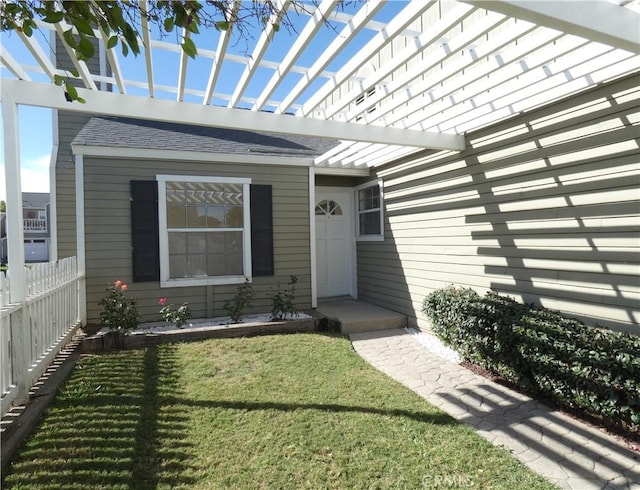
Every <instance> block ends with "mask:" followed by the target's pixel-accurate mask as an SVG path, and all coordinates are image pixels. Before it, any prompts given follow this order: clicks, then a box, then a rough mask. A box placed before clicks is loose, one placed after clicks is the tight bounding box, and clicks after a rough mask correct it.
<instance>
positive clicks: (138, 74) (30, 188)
mask: <svg viewBox="0 0 640 490" xmlns="http://www.w3.org/2000/svg"><path fill="white" fill-rule="evenodd" d="M403 4H406V2H404V1H397V2H389V3H387V4H386V5H385V7H384V8H383V9H382V11H381V12H380V13H379V14H378V15H376V20H388V19H389V18H390V17H391V16H392V15H394V14H395V13H397V11H399V10H400V9H401V8H402V7H403ZM356 9H357V7H356V6H355V4H354V6H353V7H352V9H351V13H353V12H354V11H355V10H356ZM306 20H307V17H302V18H301V24H300V26H296V27H297V28H298V29H301V28H302V26H303V25H304V24H303V22H306ZM336 27H337V29H341V28H342V27H343V26H342V24H336ZM254 31H255V32H254V33H253V37H254V39H257V38H258V36H259V33H260V26H256V27H255V28H254ZM326 31H327V33H326V35H327V36H332V37H334V36H335V33H336V32H337V31H334V32H333V33H332V32H331V30H330V29H326ZM374 34H375V33H374V32H373V31H368V30H364V31H362V33H361V34H359V35H358V36H360V37H361V39H362V40H361V44H362V45H363V44H364V43H366V41H368V39H370V38H371V37H373V35H374ZM36 35H39V36H40V38H39V40H40V42H41V44H42V45H43V46H44V47H46V45H47V44H48V42H49V41H48V38H46V37H44V36H43V34H41V33H38V32H37V31H36V32H35V33H34V36H36ZM215 35H217V34H215ZM295 35H296V34H295V33H291V32H287V31H286V30H285V29H281V30H280V32H278V34H277V35H276V37H275V39H274V41H273V42H272V46H271V47H270V49H269V51H268V52H267V55H266V57H265V59H269V60H272V61H277V60H275V59H274V56H276V55H274V54H273V53H281V54H282V55H284V53H286V51H287V49H288V47H289V46H290V45H291V43H292V39H291V37H292V36H295ZM207 36H209V34H208V33H206V32H203V33H202V34H201V35H200V36H197V37H196V38H194V40H195V42H196V45H198V46H202V45H203V44H204V43H206V44H208V45H209V46H205V47H207V48H209V49H211V46H215V45H216V42H212V38H211V37H208V38H207ZM332 37H331V38H332ZM165 40H166V41H171V39H169V38H166V39H165ZM205 40H206V41H205ZM253 42H254V41H253V40H251V39H249V41H248V43H249V51H251V50H252V46H253ZM0 43H2V44H4V45H5V46H6V47H7V48H8V49H9V52H10V53H11V54H12V55H13V56H14V57H15V58H16V59H17V60H18V61H19V62H23V63H25V64H28V65H35V64H36V62H35V60H34V59H33V58H32V56H31V55H30V54H29V52H28V51H27V49H26V48H25V47H24V45H23V44H22V42H21V41H20V40H19V38H18V37H17V36H16V35H15V33H1V34H0ZM229 51H230V52H235V53H237V54H246V52H247V43H246V42H244V43H243V42H240V43H237V44H236V45H233V46H232V45H231V44H230V47H229ZM161 52H162V53H163V55H162V56H164V58H158V57H157V50H154V52H153V56H154V78H155V82H156V83H157V84H167V85H174V86H175V85H176V84H177V76H178V75H177V74H178V69H177V67H178V65H179V55H178V54H177V53H166V52H164V51H161ZM313 55H314V53H311V55H306V58H305V57H304V56H303V57H302V58H300V59H299V60H298V61H297V62H296V64H300V65H307V66H309V65H310V64H311V63H312V62H313V61H314V60H313V59H309V58H310V56H313ZM352 55H353V51H351V52H347V50H344V52H342V53H341V55H340V56H339V57H338V59H337V60H336V62H340V61H343V60H341V59H340V58H343V57H350V56H352ZM120 62H121V70H122V72H123V73H124V76H125V78H127V79H133V80H146V76H145V75H144V74H143V73H144V61H143V57H142V56H138V57H137V58H136V57H134V56H132V55H131V54H130V55H129V56H128V57H126V58H123V57H120ZM232 65H235V66H236V67H237V70H238V73H237V77H238V78H239V76H240V73H241V71H242V67H241V66H240V65H237V64H232ZM210 69H211V60H210V59H203V58H199V59H196V60H189V64H188V72H187V87H189V86H194V87H198V88H200V89H202V88H204V86H205V85H206V83H202V82H201V81H199V82H198V83H192V84H190V83H189V81H190V80H194V79H198V80H201V79H202V78H203V77H204V80H205V82H206V79H207V77H208V74H209V71H210ZM329 69H331V66H330V67H329ZM260 70H264V69H260ZM264 71H265V73H264V78H263V80H264V81H261V80H260V77H256V80H254V82H253V83H252V85H253V87H252V85H250V86H249V87H248V89H247V93H246V95H249V96H251V95H253V94H250V93H249V92H250V91H251V90H254V91H255V90H260V88H261V87H259V86H257V85H260V83H262V84H264V83H266V81H267V80H268V79H269V78H270V77H271V74H272V73H273V72H272V71H270V70H264ZM29 74H30V76H31V77H32V78H33V80H34V81H38V82H47V81H48V79H47V78H46V76H45V75H44V74H34V73H33V72H29ZM0 75H1V76H2V77H8V78H13V76H12V75H11V74H10V73H9V72H8V71H7V70H6V69H5V68H4V67H2V68H0ZM232 78H233V77H232ZM236 80H237V78H236ZM287 81H288V80H285V82H287ZM324 81H325V80H322V79H319V80H317V82H316V83H318V84H321V83H324ZM256 82H257V83H256ZM0 83H1V82H0ZM218 83H219V84H221V83H222V84H224V80H222V81H220V82H218ZM293 83H295V80H294V81H293V82H289V85H287V84H286V83H285V84H283V85H282V86H281V87H279V88H278V90H277V91H276V92H275V93H274V95H273V97H274V98H275V99H282V98H284V95H285V94H286V93H287V91H288V90H291V88H292V86H293ZM218 90H221V91H223V92H226V93H232V92H233V89H232V88H228V87H226V88H225V87H224V86H222V87H220V89H218V87H216V91H218ZM128 91H129V93H130V94H132V95H136V94H137V92H138V93H140V92H144V94H145V95H146V90H144V91H143V90H142V89H135V88H128ZM256 95H257V94H256ZM156 96H157V97H166V98H175V94H171V93H161V92H160V93H157V94H156ZM185 101H191V102H200V100H199V99H196V98H195V97H194V96H190V95H188V94H187V95H185ZM212 103H214V104H216V103H218V104H223V103H225V101H216V100H215V99H214V100H213V101H212ZM18 115H19V129H18V131H19V139H20V159H21V172H22V191H23V192H49V162H50V159H51V149H52V111H51V110H50V109H44V108H38V107H27V106H20V107H19V114H18ZM1 126H2V121H1V120H0V128H1ZM1 146H2V138H0V150H1V151H0V165H1V168H0V200H4V199H6V189H5V182H4V149H3V148H1Z"/></svg>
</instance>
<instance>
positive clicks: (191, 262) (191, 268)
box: [187, 254, 207, 277]
mask: <svg viewBox="0 0 640 490" xmlns="http://www.w3.org/2000/svg"><path fill="white" fill-rule="evenodd" d="M187 273H188V275H189V277H197V276H206V275H207V256H206V255H205V254H198V255H193V254H190V255H187Z"/></svg>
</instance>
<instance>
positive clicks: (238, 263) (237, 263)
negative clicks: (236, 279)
mask: <svg viewBox="0 0 640 490" xmlns="http://www.w3.org/2000/svg"><path fill="white" fill-rule="evenodd" d="M225 274H228V275H233V276H240V275H242V255H240V254H232V255H227V258H226V260H225Z"/></svg>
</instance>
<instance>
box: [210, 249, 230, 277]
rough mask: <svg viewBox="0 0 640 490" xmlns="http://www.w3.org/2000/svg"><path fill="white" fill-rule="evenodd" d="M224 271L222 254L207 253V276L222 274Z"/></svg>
mask: <svg viewBox="0 0 640 490" xmlns="http://www.w3.org/2000/svg"><path fill="white" fill-rule="evenodd" d="M225 274H226V272H225V260H224V255H223V254H209V255H207V275H209V276H224V275H225Z"/></svg>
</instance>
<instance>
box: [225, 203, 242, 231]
mask: <svg viewBox="0 0 640 490" xmlns="http://www.w3.org/2000/svg"><path fill="white" fill-rule="evenodd" d="M226 227H227V228H242V206H227V226H226Z"/></svg>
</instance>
